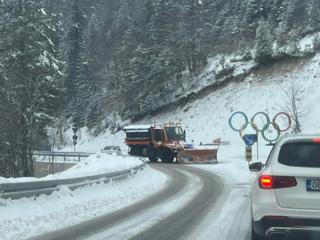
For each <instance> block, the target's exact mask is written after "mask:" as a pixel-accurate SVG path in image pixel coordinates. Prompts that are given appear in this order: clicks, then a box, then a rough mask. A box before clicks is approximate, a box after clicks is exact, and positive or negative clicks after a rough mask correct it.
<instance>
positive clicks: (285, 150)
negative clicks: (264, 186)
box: [278, 142, 320, 168]
mask: <svg viewBox="0 0 320 240" xmlns="http://www.w3.org/2000/svg"><path fill="white" fill-rule="evenodd" d="M278 161H279V163H282V164H284V165H288V166H293V167H311V168H320V144H319V143H313V142H293V143H286V144H284V145H283V146H282V147H281V150H280V154H279V159H278Z"/></svg>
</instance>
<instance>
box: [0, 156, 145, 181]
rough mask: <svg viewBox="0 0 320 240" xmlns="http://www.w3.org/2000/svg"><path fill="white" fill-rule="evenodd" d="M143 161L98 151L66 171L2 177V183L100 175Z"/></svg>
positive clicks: (133, 165)
mask: <svg viewBox="0 0 320 240" xmlns="http://www.w3.org/2000/svg"><path fill="white" fill-rule="evenodd" d="M142 163H143V161H142V160H141V159H139V158H135V157H128V156H118V155H117V154H116V153H114V154H112V155H110V154H107V153H96V154H93V155H91V156H89V157H88V158H83V159H82V160H81V161H80V162H79V163H77V164H76V165H75V166H73V167H71V168H69V169H68V170H66V171H64V172H60V173H56V174H53V175H48V176H46V177H43V178H31V177H30V178H0V184H1V183H11V182H30V181H43V180H56V179H66V178H76V177H84V176H92V175H99V174H105V173H110V172H116V171H122V170H126V169H130V168H133V167H136V166H139V165H141V164H142Z"/></svg>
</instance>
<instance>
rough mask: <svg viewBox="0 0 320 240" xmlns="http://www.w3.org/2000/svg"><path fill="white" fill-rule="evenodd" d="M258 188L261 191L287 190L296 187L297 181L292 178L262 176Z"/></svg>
mask: <svg viewBox="0 0 320 240" xmlns="http://www.w3.org/2000/svg"><path fill="white" fill-rule="evenodd" d="M259 186H260V188H263V189H275V188H288V187H294V186H297V180H296V179H295V178H294V177H287V176H270V175H262V176H260V177H259Z"/></svg>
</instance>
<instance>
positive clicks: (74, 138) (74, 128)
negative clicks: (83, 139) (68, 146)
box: [72, 127, 78, 152]
mask: <svg viewBox="0 0 320 240" xmlns="http://www.w3.org/2000/svg"><path fill="white" fill-rule="evenodd" d="M72 131H73V133H74V134H73V136H72V139H73V151H74V152H75V151H76V145H77V143H78V141H77V140H78V136H77V131H78V128H77V127H73V128H72Z"/></svg>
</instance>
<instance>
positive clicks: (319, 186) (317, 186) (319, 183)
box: [307, 179, 320, 191]
mask: <svg viewBox="0 0 320 240" xmlns="http://www.w3.org/2000/svg"><path fill="white" fill-rule="evenodd" d="M307 191H320V180H318V179H317V180H314V179H308V180H307Z"/></svg>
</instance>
